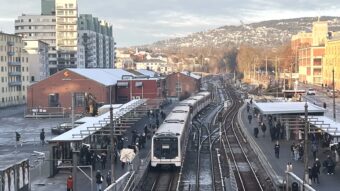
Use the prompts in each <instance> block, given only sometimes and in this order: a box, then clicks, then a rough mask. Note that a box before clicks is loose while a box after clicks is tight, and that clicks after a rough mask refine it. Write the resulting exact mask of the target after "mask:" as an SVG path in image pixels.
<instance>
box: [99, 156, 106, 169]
mask: <svg viewBox="0 0 340 191" xmlns="http://www.w3.org/2000/svg"><path fill="white" fill-rule="evenodd" d="M100 163H101V165H102V170H104V169H105V168H106V153H105V152H102V153H101V155H100Z"/></svg>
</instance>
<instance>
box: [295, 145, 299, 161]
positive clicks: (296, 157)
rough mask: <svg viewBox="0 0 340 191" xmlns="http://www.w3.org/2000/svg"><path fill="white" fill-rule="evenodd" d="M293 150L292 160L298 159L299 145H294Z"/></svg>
mask: <svg viewBox="0 0 340 191" xmlns="http://www.w3.org/2000/svg"><path fill="white" fill-rule="evenodd" d="M293 151H294V160H295V161H298V160H299V159H300V156H299V147H298V146H297V145H294V147H293Z"/></svg>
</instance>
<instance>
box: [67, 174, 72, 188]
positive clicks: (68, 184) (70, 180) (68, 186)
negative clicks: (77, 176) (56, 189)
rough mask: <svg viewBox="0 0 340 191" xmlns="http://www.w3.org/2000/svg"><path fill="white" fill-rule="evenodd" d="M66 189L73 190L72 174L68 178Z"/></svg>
mask: <svg viewBox="0 0 340 191" xmlns="http://www.w3.org/2000/svg"><path fill="white" fill-rule="evenodd" d="M66 190H67V191H73V178H72V176H69V177H68V178H67V180H66Z"/></svg>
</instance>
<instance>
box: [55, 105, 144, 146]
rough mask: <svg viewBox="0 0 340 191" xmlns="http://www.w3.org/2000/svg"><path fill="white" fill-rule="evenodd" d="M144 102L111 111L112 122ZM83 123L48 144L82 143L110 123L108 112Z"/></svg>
mask: <svg viewBox="0 0 340 191" xmlns="http://www.w3.org/2000/svg"><path fill="white" fill-rule="evenodd" d="M145 102H146V100H145V99H141V100H132V101H130V102H128V103H126V104H124V105H122V106H121V107H118V108H114V109H113V121H115V120H116V119H118V118H119V117H122V116H124V115H125V114H127V113H128V112H130V111H132V110H133V109H135V108H137V107H138V106H140V105H142V104H144V103H145ZM84 121H85V123H84V124H81V125H79V126H77V127H76V128H74V129H71V130H69V131H67V132H65V133H63V134H61V135H59V136H57V137H55V138H53V139H52V140H50V142H61V141H64V142H73V141H82V140H84V139H86V138H87V137H88V136H90V135H92V134H94V133H96V132H98V131H100V130H101V129H102V128H103V127H105V126H106V125H108V124H109V123H110V112H106V113H104V114H103V115H100V116H97V117H92V118H87V119H86V120H84Z"/></svg>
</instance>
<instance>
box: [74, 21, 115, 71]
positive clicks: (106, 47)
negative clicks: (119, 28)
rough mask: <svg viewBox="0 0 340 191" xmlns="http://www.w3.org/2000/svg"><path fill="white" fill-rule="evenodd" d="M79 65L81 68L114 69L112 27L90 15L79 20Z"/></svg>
mask: <svg viewBox="0 0 340 191" xmlns="http://www.w3.org/2000/svg"><path fill="white" fill-rule="evenodd" d="M78 36H79V37H78V45H79V50H78V64H79V67H81V68H113V65H114V38H113V34H112V25H110V24H109V23H108V22H106V21H104V20H99V19H98V18H97V17H93V16H92V15H90V14H81V15H80V16H79V19H78Z"/></svg>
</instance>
